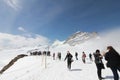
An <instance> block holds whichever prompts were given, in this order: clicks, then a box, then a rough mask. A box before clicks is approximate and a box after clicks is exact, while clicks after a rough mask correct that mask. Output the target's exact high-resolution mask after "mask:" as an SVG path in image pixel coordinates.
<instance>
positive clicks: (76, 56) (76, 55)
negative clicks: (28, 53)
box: [75, 52, 78, 60]
mask: <svg viewBox="0 0 120 80" xmlns="http://www.w3.org/2000/svg"><path fill="white" fill-rule="evenodd" d="M75 58H76V60H78V53H77V52H75Z"/></svg>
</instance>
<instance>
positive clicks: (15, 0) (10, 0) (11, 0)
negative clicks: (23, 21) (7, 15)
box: [4, 0, 21, 10]
mask: <svg viewBox="0 0 120 80" xmlns="http://www.w3.org/2000/svg"><path fill="white" fill-rule="evenodd" d="M4 1H5V3H7V5H8V6H10V7H11V8H13V9H14V10H19V9H20V8H21V6H20V1H19V0H4Z"/></svg>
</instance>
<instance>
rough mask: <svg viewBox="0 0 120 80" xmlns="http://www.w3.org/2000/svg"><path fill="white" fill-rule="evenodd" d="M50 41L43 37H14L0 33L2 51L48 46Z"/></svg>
mask: <svg viewBox="0 0 120 80" xmlns="http://www.w3.org/2000/svg"><path fill="white" fill-rule="evenodd" d="M48 42H49V40H48V39H47V38H46V37H43V36H41V35H37V36H35V38H33V37H29V38H28V37H25V36H21V35H12V34H7V33H0V49H6V48H8V49H9V48H20V47H23V46H27V47H34V46H37V45H47V44H48Z"/></svg>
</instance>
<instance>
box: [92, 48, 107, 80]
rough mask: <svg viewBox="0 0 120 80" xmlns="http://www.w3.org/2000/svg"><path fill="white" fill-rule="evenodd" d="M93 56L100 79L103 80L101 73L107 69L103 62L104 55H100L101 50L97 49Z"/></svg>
mask: <svg viewBox="0 0 120 80" xmlns="http://www.w3.org/2000/svg"><path fill="white" fill-rule="evenodd" d="M93 55H94V57H95V64H96V67H97V75H98V78H99V80H102V79H104V78H103V77H102V76H101V71H102V69H105V67H104V64H103V62H102V55H101V54H100V50H98V49H97V50H96V52H95V53H94V54H93Z"/></svg>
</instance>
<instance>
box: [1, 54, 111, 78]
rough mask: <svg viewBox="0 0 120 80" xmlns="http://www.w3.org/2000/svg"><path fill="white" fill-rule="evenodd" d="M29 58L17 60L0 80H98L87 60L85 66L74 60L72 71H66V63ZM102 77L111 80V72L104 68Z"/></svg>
mask: <svg viewBox="0 0 120 80" xmlns="http://www.w3.org/2000/svg"><path fill="white" fill-rule="evenodd" d="M44 59H45V57H40V56H30V57H25V58H23V59H20V60H18V62H16V64H14V65H13V66H12V67H11V68H9V69H8V70H7V71H6V72H5V73H3V74H2V75H1V76H0V80H98V78H97V72H96V66H95V64H94V62H90V61H89V60H87V62H86V64H84V63H82V61H81V59H79V60H77V61H76V60H74V62H73V63H72V69H71V70H68V69H67V64H66V61H63V59H62V60H61V61H59V60H52V58H51V57H47V64H46V65H47V66H46V68H45V65H44V64H45V60H44ZM102 72H103V74H102V75H103V77H105V78H106V80H113V77H112V73H111V71H110V70H109V69H108V68H106V69H105V70H103V71H102Z"/></svg>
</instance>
